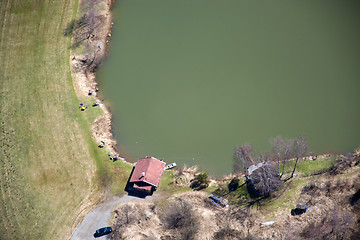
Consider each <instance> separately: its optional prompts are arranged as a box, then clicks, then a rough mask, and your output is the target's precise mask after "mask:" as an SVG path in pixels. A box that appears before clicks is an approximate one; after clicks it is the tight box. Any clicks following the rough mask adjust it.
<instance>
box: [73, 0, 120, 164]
mask: <svg viewBox="0 0 360 240" xmlns="http://www.w3.org/2000/svg"><path fill="white" fill-rule="evenodd" d="M102 3H104V7H105V9H104V10H103V11H101V12H99V15H98V16H100V17H101V18H102V22H101V27H99V28H97V29H96V31H94V34H93V35H94V36H93V38H92V39H90V40H88V42H87V43H88V44H90V45H93V47H94V48H95V49H96V56H94V59H95V57H96V66H91V65H88V64H87V62H88V60H89V59H90V57H91V54H92V53H91V52H90V51H89V52H85V53H82V54H75V53H74V51H72V52H71V54H70V68H71V75H72V79H73V85H74V88H75V92H76V94H77V95H78V97H79V98H80V99H83V98H86V97H88V96H92V97H94V99H95V101H96V102H97V103H99V107H101V108H102V110H103V112H104V114H103V115H101V116H99V117H98V118H97V119H96V120H95V121H94V123H93V124H92V126H91V129H90V131H91V135H92V137H93V138H94V139H95V141H96V143H97V144H101V141H104V142H105V147H106V148H107V149H108V150H109V151H110V152H111V154H113V155H117V156H120V155H121V154H120V153H119V151H118V149H117V146H118V145H117V141H116V140H115V138H114V136H113V133H112V114H111V112H110V109H109V108H108V107H107V106H106V105H105V104H104V103H103V101H104V100H103V99H101V98H100V96H99V94H98V91H99V89H98V82H97V81H96V72H97V68H98V67H99V66H100V65H101V64H102V63H103V62H104V60H105V58H106V56H107V55H108V53H109V47H110V39H111V32H112V25H113V21H112V14H111V9H112V7H113V5H114V4H115V1H114V0H104V1H103V2H102ZM94 59H93V60H92V61H94ZM89 91H91V95H90V94H89ZM121 159H122V160H124V161H125V158H122V157H121Z"/></svg>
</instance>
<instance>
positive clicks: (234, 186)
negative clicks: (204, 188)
mask: <svg viewBox="0 0 360 240" xmlns="http://www.w3.org/2000/svg"><path fill="white" fill-rule="evenodd" d="M239 182H240V179H238V178H237V177H234V178H233V179H232V180H231V182H230V183H229V185H228V188H229V191H235V190H236V189H238V187H239Z"/></svg>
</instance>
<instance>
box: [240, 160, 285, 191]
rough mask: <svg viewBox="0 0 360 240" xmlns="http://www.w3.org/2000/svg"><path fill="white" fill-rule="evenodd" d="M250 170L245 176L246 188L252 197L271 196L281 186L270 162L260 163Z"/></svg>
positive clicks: (281, 183)
mask: <svg viewBox="0 0 360 240" xmlns="http://www.w3.org/2000/svg"><path fill="white" fill-rule="evenodd" d="M251 168H252V169H251V171H248V173H247V175H246V178H247V188H248V191H249V193H250V194H251V195H253V196H254V197H258V196H269V195H272V194H273V193H274V192H275V191H276V190H277V189H278V188H279V187H280V186H282V185H283V182H282V181H281V180H280V178H279V176H278V174H277V173H276V170H275V168H274V167H273V166H272V165H271V163H270V162H262V163H259V164H257V165H254V166H252V167H251ZM249 169H250V168H249Z"/></svg>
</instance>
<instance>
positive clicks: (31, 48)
mask: <svg viewBox="0 0 360 240" xmlns="http://www.w3.org/2000/svg"><path fill="white" fill-rule="evenodd" d="M77 4H78V1H77V0H62V1H51V0H33V1H22V0H11V1H10V0H3V1H0V91H1V92H0V117H1V125H0V129H1V138H0V141H1V142H0V144H1V152H0V164H1V167H0V184H1V197H0V239H16V238H18V239H68V238H69V237H70V236H71V233H72V231H73V229H74V226H75V225H76V224H77V223H78V221H79V220H81V219H80V218H79V216H83V214H85V213H86V211H87V210H88V208H86V206H87V207H89V206H91V205H92V204H93V203H94V201H96V200H97V199H98V198H97V194H94V193H99V192H100V191H99V189H100V187H102V186H101V185H96V186H100V187H94V186H95V185H94V182H102V183H103V186H109V185H110V186H111V188H112V190H113V192H116V193H119V192H121V191H122V188H121V187H119V186H118V185H117V184H116V183H114V181H113V180H114V179H115V180H121V181H125V180H123V179H122V178H123V176H126V173H127V172H121V174H118V172H117V170H118V169H119V168H118V166H122V165H123V164H116V165H117V166H110V163H106V162H105V163H104V160H103V159H104V157H105V152H101V151H100V152H99V151H98V149H97V148H96V145H95V143H94V142H93V140H92V139H91V136H90V133H89V122H90V120H93V118H94V116H92V115H91V113H83V112H80V111H79V109H78V105H79V100H78V99H77V97H76V95H75V92H74V89H73V84H72V79H71V75H70V68H69V46H70V38H65V37H64V36H63V34H62V33H63V30H64V29H65V27H66V25H67V24H68V22H70V20H71V18H72V17H74V16H75V13H76V9H77ZM85 114H88V116H84V115H85ZM96 166H97V167H98V168H97V167H96ZM96 169H98V170H97V171H96ZM94 180H95V181H94ZM96 180H100V181H96ZM111 184H112V185H111ZM84 207H85V208H84Z"/></svg>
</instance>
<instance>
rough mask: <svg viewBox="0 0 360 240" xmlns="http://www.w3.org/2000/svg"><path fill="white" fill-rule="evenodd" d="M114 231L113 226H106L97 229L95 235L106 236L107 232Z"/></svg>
mask: <svg viewBox="0 0 360 240" xmlns="http://www.w3.org/2000/svg"><path fill="white" fill-rule="evenodd" d="M111 232H112V228H111V227H104V228H99V229H98V230H96V231H95V233H94V237H96V238H97V237H101V236H104V235H106V234H109V233H111Z"/></svg>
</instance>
